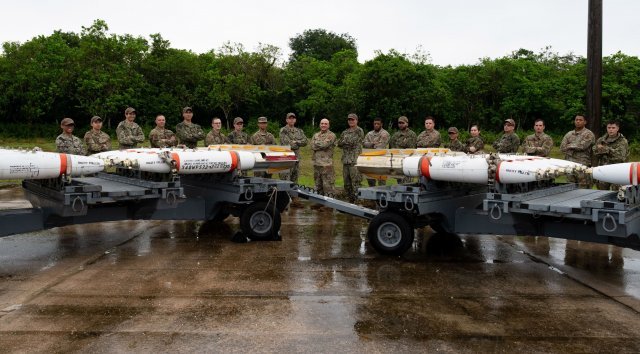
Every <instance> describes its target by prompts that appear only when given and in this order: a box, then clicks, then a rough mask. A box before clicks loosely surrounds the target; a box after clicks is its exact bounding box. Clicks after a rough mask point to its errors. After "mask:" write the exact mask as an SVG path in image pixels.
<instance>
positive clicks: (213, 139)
mask: <svg viewBox="0 0 640 354" xmlns="http://www.w3.org/2000/svg"><path fill="white" fill-rule="evenodd" d="M221 130H222V121H221V120H220V118H218V117H214V118H213V119H212V120H211V131H210V132H209V134H207V136H206V137H205V138H204V144H205V145H206V146H209V145H218V144H229V139H228V138H227V137H226V136H224V135H223V134H222V132H221Z"/></svg>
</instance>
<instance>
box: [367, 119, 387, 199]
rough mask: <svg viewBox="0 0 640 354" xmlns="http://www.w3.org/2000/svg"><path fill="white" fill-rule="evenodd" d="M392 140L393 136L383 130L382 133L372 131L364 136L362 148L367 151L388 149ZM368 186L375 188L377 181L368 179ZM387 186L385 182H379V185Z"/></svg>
mask: <svg viewBox="0 0 640 354" xmlns="http://www.w3.org/2000/svg"><path fill="white" fill-rule="evenodd" d="M390 138H391V135H389V132H388V131H386V130H384V129H382V128H381V129H380V131H375V130H372V131H370V132H368V133H367V135H365V136H364V142H363V143H362V146H363V147H364V148H365V149H386V148H387V146H389V139H390ZM367 184H369V187H373V186H375V185H376V180H375V179H373V178H367ZM385 184H386V181H385V180H378V185H380V186H384V185H385Z"/></svg>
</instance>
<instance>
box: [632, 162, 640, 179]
mask: <svg viewBox="0 0 640 354" xmlns="http://www.w3.org/2000/svg"><path fill="white" fill-rule="evenodd" d="M635 165H636V181H635V183H632V184H634V185H637V184H640V163H637V162H636V163H635Z"/></svg>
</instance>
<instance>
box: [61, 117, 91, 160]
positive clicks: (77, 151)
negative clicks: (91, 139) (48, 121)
mask: <svg viewBox="0 0 640 354" xmlns="http://www.w3.org/2000/svg"><path fill="white" fill-rule="evenodd" d="M60 128H62V134H60V135H58V137H57V138H56V149H57V151H58V152H61V153H65V154H73V155H86V154H87V150H86V149H85V147H84V144H83V143H82V140H80V138H78V137H77V136H75V135H73V129H74V128H75V123H74V122H73V119H71V118H64V119H63V120H62V121H61V122H60Z"/></svg>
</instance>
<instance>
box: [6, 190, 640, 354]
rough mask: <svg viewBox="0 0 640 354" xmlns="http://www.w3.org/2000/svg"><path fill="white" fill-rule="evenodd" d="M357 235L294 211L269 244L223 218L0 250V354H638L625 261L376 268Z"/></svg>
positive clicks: (43, 239)
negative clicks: (245, 237)
mask: <svg viewBox="0 0 640 354" xmlns="http://www.w3.org/2000/svg"><path fill="white" fill-rule="evenodd" d="M11 193H14V194H11ZM19 197H20V191H16V190H13V191H12V190H0V200H14V199H19ZM14 202H15V203H18V202H17V201H14ZM15 203H14V204H15ZM0 204H2V205H4V202H2V203H0ZM366 226H367V223H366V221H365V220H362V219H358V218H355V217H351V216H347V215H343V214H339V213H336V212H327V211H322V212H316V211H313V210H310V209H309V208H308V207H307V208H304V209H292V210H290V211H288V212H286V213H284V214H283V218H282V229H281V234H282V239H283V240H282V241H267V242H249V243H244V244H238V243H233V242H231V240H230V238H231V235H233V234H234V233H235V232H236V231H237V230H238V229H239V225H238V221H237V219H234V218H228V219H227V220H226V221H225V222H224V223H206V224H202V223H199V222H182V221H172V222H167V221H122V222H108V223H100V224H91V225H81V226H68V227H63V228H56V229H52V230H47V231H42V232H37V233H29V234H23V235H17V236H11V237H4V238H0V343H1V349H0V351H1V352H69V351H82V352H275V351H288V352H292V351H295V352H313V353H318V352H417V351H421V352H425V351H426V352H434V351H442V352H451V353H454V352H456V353H457V352H563V353H567V352H580V353H584V352H612V351H615V352H620V353H624V352H630V353H637V352H639V351H640V341H639V339H640V315H639V312H640V252H637V251H633V250H629V249H621V248H618V247H614V246H607V245H597V244H591V243H585V242H574V241H565V240H560V239H547V238H543V237H506V236H460V237H457V236H452V235H441V234H433V233H431V232H430V229H429V228H425V229H420V230H418V231H417V237H416V242H415V244H414V246H413V247H412V249H411V250H410V251H409V252H407V254H405V255H404V256H403V257H385V256H380V255H378V254H377V253H375V251H374V250H373V249H372V248H371V247H370V246H369V244H368V242H367V241H366V237H365V233H366Z"/></svg>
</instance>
